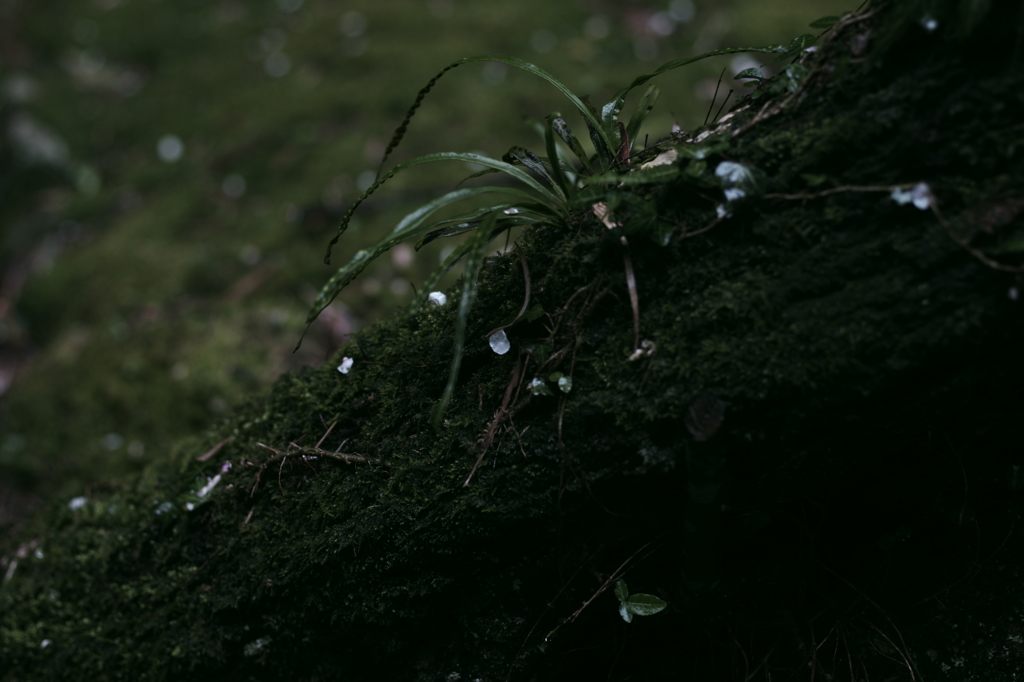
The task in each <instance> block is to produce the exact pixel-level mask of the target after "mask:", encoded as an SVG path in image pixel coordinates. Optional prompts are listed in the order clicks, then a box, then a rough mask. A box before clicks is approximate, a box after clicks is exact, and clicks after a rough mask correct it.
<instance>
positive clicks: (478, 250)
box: [434, 213, 498, 428]
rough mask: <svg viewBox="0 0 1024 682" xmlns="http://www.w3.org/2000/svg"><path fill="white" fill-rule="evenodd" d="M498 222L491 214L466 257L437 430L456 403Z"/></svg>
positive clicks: (436, 422) (496, 217) (435, 417)
mask: <svg viewBox="0 0 1024 682" xmlns="http://www.w3.org/2000/svg"><path fill="white" fill-rule="evenodd" d="M497 221H498V214H497V213H491V214H490V215H488V216H487V218H485V219H484V222H483V224H482V225H481V226H480V228H479V230H478V231H477V234H476V235H475V236H474V237H473V238H472V239H471V240H470V242H471V245H470V247H469V250H468V252H467V257H466V272H465V273H464V274H463V275H462V295H461V296H460V297H459V311H458V314H457V316H456V318H455V343H454V347H453V349H452V365H451V369H450V370H449V372H448V383H447V384H446V385H445V387H444V394H443V395H442V396H441V401H440V402H439V403H438V404H437V407H436V408H435V410H434V427H435V428H436V427H439V426H440V425H441V419H442V418H443V417H444V411H445V409H446V408H447V407H448V403H450V402H451V400H452V393H454V392H455V384H456V382H457V381H458V379H459V369H460V368H461V367H462V355H463V352H464V350H465V345H466V322H467V320H468V319H469V311H470V310H471V309H472V308H473V302H474V301H475V300H476V285H477V276H478V275H479V274H480V267H481V266H482V265H483V262H484V254H485V253H486V252H487V243H488V242H489V241H490V240H491V237H492V236H493V235H492V234H491V233H492V232H493V230H494V227H495V224H496V223H497Z"/></svg>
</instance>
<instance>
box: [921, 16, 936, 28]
mask: <svg viewBox="0 0 1024 682" xmlns="http://www.w3.org/2000/svg"><path fill="white" fill-rule="evenodd" d="M921 25H922V26H924V29H925V30H926V31H934V30H935V29H937V28H938V27H939V21H938V19H936V18H935V17H929V16H924V17H921Z"/></svg>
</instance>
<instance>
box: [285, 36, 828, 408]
mask: <svg viewBox="0 0 1024 682" xmlns="http://www.w3.org/2000/svg"><path fill="white" fill-rule="evenodd" d="M813 40H814V37H813V36H800V37H799V38H797V39H795V40H794V41H793V42H792V43H791V44H790V45H788V46H782V45H774V46H768V47H752V48H751V47H747V48H726V49H721V50H715V51H712V52H707V53H705V54H702V55H698V56H696V57H691V58H687V59H677V60H674V61H671V62H668V63H666V64H663V65H662V66H661V67H659V68H657V69H655V70H654V71H652V72H651V73H648V74H644V75H642V76H639V77H637V78H636V79H634V80H633V82H632V83H631V84H630V85H629V86H627V87H625V88H623V89H621V90H619V91H618V92H617V93H616V94H615V96H614V97H613V98H612V99H611V100H609V101H608V102H607V103H605V104H604V105H603V106H601V107H600V108H596V107H594V106H593V105H592V104H591V102H590V101H589V99H588V98H585V97H582V98H581V97H578V96H577V95H576V94H574V93H573V92H572V91H571V90H569V88H567V87H566V86H565V85H564V84H563V83H562V82H561V81H559V80H558V79H556V78H555V77H554V76H552V75H551V74H549V73H548V72H547V71H545V70H543V69H541V68H540V67H538V66H536V65H534V64H531V63H529V62H526V61H523V60H521V59H517V58H515V57H505V56H496V55H483V56H477V57H467V58H465V59H460V60H458V61H456V62H453V63H451V64H449V65H448V66H446V67H445V68H444V69H442V70H441V71H440V72H439V73H438V74H437V75H436V76H434V77H433V78H432V79H431V80H430V81H429V82H428V83H427V85H426V86H425V87H424V88H423V89H422V90H420V92H419V94H418V95H417V96H416V99H415V101H414V102H413V104H412V106H411V107H410V108H409V111H408V113H407V114H406V116H405V119H404V120H403V121H402V124H401V125H400V126H399V127H398V128H397V130H396V131H395V133H394V135H393V136H392V138H391V141H390V142H389V144H388V146H387V148H386V150H385V152H384V158H383V159H382V160H381V165H380V168H379V169H378V172H377V178H376V180H375V181H374V182H373V184H372V185H370V187H368V188H367V189H366V190H365V191H364V192H363V193H362V195H360V197H359V198H358V199H357V200H356V201H355V203H354V204H353V205H352V207H351V208H349V210H348V211H347V212H346V213H345V215H344V216H343V217H342V219H341V224H340V225H339V227H338V232H337V234H336V235H335V237H334V238H333V239H332V240H331V242H330V244H329V245H328V248H327V254H326V256H325V258H324V262H325V263H327V264H330V258H331V250H332V248H333V246H334V245H335V244H337V243H338V240H339V239H340V238H341V237H342V235H344V234H345V230H346V229H347V228H348V225H349V221H350V220H351V218H352V215H353V214H354V213H355V211H356V209H357V208H358V207H359V205H360V204H361V203H362V202H363V201H364V200H365V199H366V198H367V197H369V196H370V195H371V194H373V193H374V192H376V191H377V190H378V189H379V188H380V187H381V186H382V185H383V184H384V183H386V182H387V181H388V180H390V179H391V178H393V177H395V175H397V174H398V173H401V172H402V171H404V170H406V169H408V168H412V167H414V166H419V165H421V164H425V163H433V162H436V161H456V162H460V161H461V162H466V163H473V164H479V165H480V166H483V167H484V169H485V170H484V171H482V172H480V173H476V174H474V175H472V176H470V177H477V176H481V175H485V174H488V173H495V172H497V173H504V174H506V175H507V176H509V177H512V178H514V179H515V180H518V181H519V183H520V184H521V186H520V187H506V186H498V185H491V186H484V187H470V188H461V189H455V190H453V191H451V192H449V193H447V194H445V195H444V196H441V197H438V198H437V199H434V200H433V201H430V202H428V203H426V204H424V205H422V206H420V207H419V208H417V209H416V210H415V211H413V212H412V213H409V214H408V215H407V216H405V217H404V218H403V219H402V220H401V221H399V223H398V224H397V225H396V226H395V227H394V228H393V229H392V230H391V231H390V232H389V233H388V234H387V235H386V236H385V237H384V238H382V239H381V240H379V241H378V242H377V243H376V244H374V245H373V246H372V247H371V248H369V249H364V250H361V251H358V252H357V253H356V254H355V255H354V256H352V258H351V259H350V260H349V261H348V262H347V263H346V264H345V265H343V266H342V267H341V268H339V269H338V271H337V272H336V273H335V274H334V276H332V277H331V278H330V280H329V281H328V282H327V283H326V284H325V285H324V286H323V288H322V289H321V291H320V292H319V294H318V295H317V297H316V300H315V301H314V303H313V306H312V308H311V309H310V311H309V315H308V317H307V319H306V323H307V326H306V329H307V330H308V329H309V325H310V324H312V322H313V321H314V320H315V319H316V317H317V316H318V315H319V314H320V313H321V312H322V311H323V310H324V308H326V307H327V306H328V305H330V304H331V302H332V301H333V300H334V298H335V297H336V296H337V295H338V294H339V293H340V292H341V290H342V289H344V288H345V287H346V286H347V285H348V284H349V283H351V282H352V281H353V280H354V279H355V278H356V277H357V276H358V275H359V273H360V272H362V271H363V269H365V268H366V267H367V266H368V265H369V264H370V263H372V262H373V261H374V260H375V259H376V258H378V257H380V256H381V255H382V254H384V253H385V252H386V251H387V250H388V249H390V248H392V247H394V246H396V245H397V244H400V243H402V242H406V241H410V240H418V241H417V244H416V248H417V249H418V248H419V247H421V246H422V245H423V244H425V243H427V242H428V241H431V240H433V239H436V238H439V237H450V236H455V235H459V234H464V233H467V232H474V233H475V234H473V235H472V236H471V237H470V238H468V239H466V240H465V241H463V242H462V243H461V244H459V245H458V246H456V247H455V249H454V250H453V251H452V252H451V254H450V255H449V256H448V257H447V258H446V259H445V261H444V262H443V263H442V264H441V265H440V267H438V268H437V269H436V270H435V271H434V272H433V273H432V274H431V275H430V276H429V277H428V278H427V280H426V281H425V282H424V284H423V286H422V287H421V289H420V290H419V293H418V295H417V296H416V298H415V299H414V300H413V302H412V304H411V305H410V313H415V312H416V311H417V310H419V309H420V308H421V307H422V306H423V305H424V304H425V303H426V301H427V300H428V297H429V293H430V291H431V290H432V289H433V287H434V286H435V285H436V284H437V282H438V281H439V280H440V279H441V277H442V276H443V275H444V274H445V273H447V272H448V271H450V270H451V269H452V268H453V267H454V266H455V265H456V264H457V263H459V262H460V261H465V272H464V275H463V277H462V284H461V295H460V296H459V302H458V312H457V316H456V325H455V330H454V331H455V339H454V352H453V357H452V362H451V369H450V372H449V376H448V382H447V384H446V386H445V390H444V393H443V395H442V396H441V399H440V401H439V403H438V404H437V406H436V409H435V412H434V422H435V424H436V423H438V422H439V421H440V419H441V417H442V415H443V413H444V410H445V408H446V407H447V405H448V403H449V402H450V400H451V396H452V392H453V391H454V389H455V383H456V379H457V377H458V372H459V367H460V365H461V362H462V355H463V350H464V346H465V330H466V321H467V319H468V316H469V312H470V310H471V309H472V306H473V302H474V300H475V297H476V282H477V275H478V274H479V272H480V268H481V265H482V264H483V260H484V256H485V254H486V252H487V247H488V244H490V243H491V241H493V240H494V239H495V238H496V237H498V236H499V235H500V234H502V233H503V232H505V231H507V230H509V229H511V228H513V227H518V226H524V225H539V224H546V225H552V226H556V227H557V226H563V227H564V226H567V225H568V222H569V219H570V216H571V215H572V214H573V213H574V212H577V211H580V210H586V209H589V208H590V207H591V206H593V205H594V204H595V203H597V202H600V201H602V200H603V199H604V198H605V196H606V194H607V193H608V189H609V187H610V186H616V187H617V186H620V185H622V184H624V183H625V184H642V183H653V182H664V181H666V180H668V179H670V178H671V177H673V176H674V175H676V174H678V172H679V169H678V168H677V167H675V166H674V165H661V166H655V167H651V168H646V169H637V168H634V167H633V166H634V165H635V163H634V161H635V159H634V152H633V148H634V144H635V141H636V139H637V137H638V135H639V132H640V129H641V127H642V126H643V123H644V120H645V119H646V118H647V115H648V113H649V112H650V111H651V109H652V108H653V107H654V104H655V102H656V101H657V99H658V94H659V90H658V88H657V87H655V86H654V85H650V86H648V88H647V90H646V91H645V92H644V94H643V95H642V96H641V97H640V99H639V101H638V103H637V106H636V108H635V110H634V111H633V113H632V115H631V116H630V118H629V120H628V122H627V123H625V124H624V123H622V122H621V121H620V120H619V116H620V114H621V113H622V109H623V107H624V106H625V101H626V97H627V96H628V95H629V94H630V93H631V92H632V91H633V90H634V89H636V88H638V87H640V86H642V85H644V84H646V83H647V82H648V81H650V80H651V79H652V78H654V77H655V76H658V75H660V74H663V73H665V72H667V71H671V70H672V69H676V68H679V67H681V66H685V65H687V64H692V63H694V62H697V61H700V60H702V59H707V58H709V57H714V56H718V55H727V54H736V53H741V52H761V53H770V54H774V55H776V56H777V57H780V58H787V57H790V56H796V55H798V54H799V53H800V51H802V50H803V49H804V48H805V47H806V46H807V45H809V44H810V42H813ZM484 61H496V62H501V63H503V64H507V65H509V66H513V67H515V68H517V69H521V70H523V71H525V72H527V73H530V74H533V75H535V76H537V77H539V78H542V79H544V80H546V81H547V82H549V83H550V84H551V85H553V86H554V87H555V88H557V89H558V90H559V91H560V92H561V93H562V94H563V95H564V96H565V97H566V99H568V100H569V102H570V103H571V104H572V105H573V107H574V108H575V109H576V111H577V112H579V114H580V115H581V116H582V117H583V121H584V123H585V125H586V127H587V132H588V136H589V139H590V142H591V144H592V145H593V148H594V154H592V155H591V154H587V152H586V151H585V150H584V148H583V145H582V144H581V143H580V141H579V139H578V138H577V137H576V135H575V134H574V133H573V132H572V130H571V129H570V128H569V125H568V124H567V123H566V122H565V120H564V119H563V118H562V116H561V114H560V113H557V112H556V113H553V114H551V115H550V116H548V117H547V120H546V124H539V123H538V124H536V127H537V128H538V132H540V133H541V134H542V135H543V137H544V146H545V152H546V154H545V155H544V156H540V155H537V154H534V153H533V152H531V151H529V150H528V149H525V148H523V147H519V146H516V147H512V148H511V149H510V150H509V151H508V152H507V153H506V154H505V155H504V156H503V157H502V158H501V159H494V158H489V157H486V156H482V155H480V154H471V153H459V152H439V153H435V154H427V155H424V156H419V157H416V158H414V159H411V160H409V161H405V162H403V163H400V164H398V165H396V166H394V167H393V168H391V169H390V170H388V171H387V172H386V173H385V172H383V169H384V164H385V163H386V162H387V159H388V157H389V156H390V155H391V153H392V152H393V151H394V150H395V148H396V147H397V146H398V145H399V144H400V143H401V141H402V139H403V138H404V137H405V134H406V131H407V129H408V126H409V123H410V121H411V120H412V118H413V116H414V115H415V113H416V110H417V109H418V108H419V107H420V104H422V102H423V99H424V98H425V97H426V95H427V94H428V93H429V92H430V90H431V89H432V88H433V87H434V85H435V84H436V83H437V81H438V80H439V79H440V78H441V77H442V76H443V75H444V74H446V73H447V72H448V71H451V70H452V69H454V68H456V67H458V66H461V65H463V64H469V63H472V62H484ZM467 179H469V178H467ZM460 184H461V183H460ZM482 195H495V196H496V197H500V200H499V201H498V202H497V203H494V204H491V205H489V206H486V207H484V208H476V209H473V210H471V211H467V212H465V213H462V214H460V215H456V216H453V217H446V218H438V217H436V214H437V213H438V212H439V211H441V210H442V209H444V208H446V207H448V206H450V205H452V204H457V203H459V202H463V201H466V200H468V199H472V198H476V197H479V196H482ZM618 197H621V193H620V194H619V195H617V198H618ZM615 203H616V201H612V202H609V204H608V205H607V207H606V210H607V211H609V212H610V211H612V210H614V208H615V205H614V204H615ZM606 222H607V221H606ZM299 343H300V344H301V343H302V340H301V339H300V340H299Z"/></svg>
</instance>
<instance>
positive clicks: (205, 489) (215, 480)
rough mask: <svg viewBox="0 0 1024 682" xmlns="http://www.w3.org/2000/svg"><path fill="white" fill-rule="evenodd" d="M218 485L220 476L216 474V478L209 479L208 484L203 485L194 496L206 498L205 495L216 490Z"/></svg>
mask: <svg viewBox="0 0 1024 682" xmlns="http://www.w3.org/2000/svg"><path fill="white" fill-rule="evenodd" d="M218 483H220V474H217V475H216V476H214V477H213V478H211V479H210V482H209V483H207V484H206V485H204V486H203V488H202V490H200V491H199V492H197V493H196V496H197V497H206V495H207V493H209V492H210V491H211V490H213V489H214V488H216V487H217V484H218Z"/></svg>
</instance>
